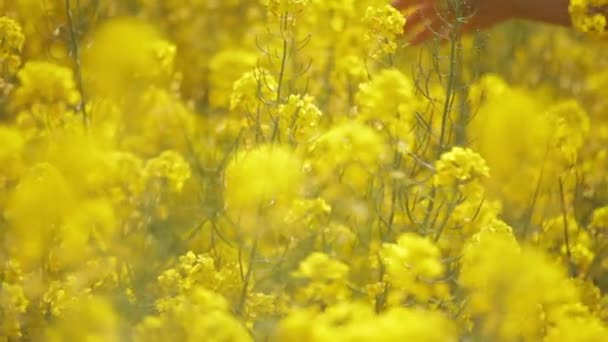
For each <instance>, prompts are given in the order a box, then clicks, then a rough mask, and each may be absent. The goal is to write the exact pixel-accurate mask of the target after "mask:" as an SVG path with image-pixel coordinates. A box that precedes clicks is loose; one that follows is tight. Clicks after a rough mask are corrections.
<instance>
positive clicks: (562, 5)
mask: <svg viewBox="0 0 608 342" xmlns="http://www.w3.org/2000/svg"><path fill="white" fill-rule="evenodd" d="M463 1H464V2H465V13H467V14H468V15H467V18H468V19H467V21H466V23H465V24H464V25H463V27H462V29H463V31H464V32H470V31H474V30H482V29H486V28H489V27H492V26H494V25H496V24H499V23H501V22H504V21H507V20H510V19H524V20H531V21H538V22H544V23H548V24H553V25H561V26H570V15H569V13H568V3H569V0H463ZM445 4H446V0H396V1H394V3H393V5H394V6H395V7H396V8H397V9H400V10H402V11H403V13H404V14H405V15H406V18H407V22H406V24H405V32H414V34H413V36H412V38H411V40H410V43H411V44H420V43H422V42H424V41H426V40H428V39H429V38H431V37H433V36H434V35H436V34H441V33H442V31H444V30H445V27H446V25H445V21H446V17H447V18H449V14H447V15H446V14H445V11H441V10H438V8H440V6H441V5H444V6H445ZM439 13H444V14H439Z"/></svg>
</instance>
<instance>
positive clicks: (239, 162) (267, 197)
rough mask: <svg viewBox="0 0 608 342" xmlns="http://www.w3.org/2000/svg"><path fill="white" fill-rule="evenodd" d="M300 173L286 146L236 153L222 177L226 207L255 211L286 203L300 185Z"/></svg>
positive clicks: (292, 154)
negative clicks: (223, 179)
mask: <svg viewBox="0 0 608 342" xmlns="http://www.w3.org/2000/svg"><path fill="white" fill-rule="evenodd" d="M302 171H303V170H302V162H301V161H300V159H299V158H298V157H297V155H296V154H295V153H294V152H293V151H291V150H290V149H289V148H288V147H284V146H273V145H264V146H260V147H258V148H256V149H254V150H251V151H244V152H241V153H238V154H237V155H236V156H234V158H233V159H232V161H231V162H230V164H228V166H226V171H225V175H224V177H225V195H224V196H225V201H226V204H225V205H226V208H230V209H239V210H241V209H254V210H257V208H260V207H263V206H267V205H273V204H274V203H284V202H285V201H289V200H290V199H292V198H294V196H296V195H297V194H298V192H299V191H300V189H301V186H302V185H303V183H302V182H303V180H304V179H303V174H302Z"/></svg>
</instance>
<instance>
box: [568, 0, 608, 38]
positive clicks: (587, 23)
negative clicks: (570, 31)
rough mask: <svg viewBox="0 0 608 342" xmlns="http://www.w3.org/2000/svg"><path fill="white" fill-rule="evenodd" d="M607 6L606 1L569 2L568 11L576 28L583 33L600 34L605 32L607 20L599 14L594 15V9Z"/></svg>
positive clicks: (607, 2)
mask: <svg viewBox="0 0 608 342" xmlns="http://www.w3.org/2000/svg"><path fill="white" fill-rule="evenodd" d="M607 5H608V1H606V0H571V1H570V6H569V8H568V9H569V11H570V15H571V17H572V22H573V24H574V26H575V27H576V28H578V29H579V30H581V31H583V32H596V33H598V32H600V33H601V32H604V30H606V20H607V19H606V17H605V16H604V15H603V14H602V13H601V12H600V13H594V9H595V8H602V7H605V6H607Z"/></svg>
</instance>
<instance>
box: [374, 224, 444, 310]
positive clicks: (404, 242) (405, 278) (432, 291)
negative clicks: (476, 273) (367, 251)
mask: <svg viewBox="0 0 608 342" xmlns="http://www.w3.org/2000/svg"><path fill="white" fill-rule="evenodd" d="M379 255H380V262H381V263H382V266H383V267H384V268H385V272H386V275H385V281H387V282H389V283H390V284H391V289H392V290H391V291H395V292H396V293H397V294H396V295H395V298H396V299H397V298H398V300H400V301H403V300H405V299H406V298H408V297H409V296H412V297H414V298H417V299H419V300H421V301H422V302H424V301H427V300H428V299H429V297H431V296H434V295H439V296H441V295H442V294H441V291H445V288H443V287H442V286H441V284H434V282H436V281H437V280H438V279H439V278H441V277H442V276H443V273H444V265H443V264H442V263H441V259H440V257H441V255H440V253H439V248H437V246H436V245H434V244H433V243H432V242H431V241H430V240H428V239H425V238H423V237H420V236H418V235H416V234H413V233H406V234H403V235H401V236H399V238H397V243H396V244H392V243H385V244H383V245H382V247H381V249H380V251H379Z"/></svg>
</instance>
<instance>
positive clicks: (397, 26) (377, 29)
mask: <svg viewBox="0 0 608 342" xmlns="http://www.w3.org/2000/svg"><path fill="white" fill-rule="evenodd" d="M363 23H364V24H365V26H366V27H367V29H368V33H367V34H366V36H365V39H366V40H367V41H368V44H370V46H371V49H377V51H374V50H372V54H373V56H375V57H381V56H383V55H389V54H392V53H394V52H395V51H396V50H397V43H396V42H395V39H396V38H397V37H398V36H400V35H402V34H403V26H404V25H405V17H404V16H403V15H402V14H401V13H400V12H399V11H398V10H396V9H395V8H394V7H393V6H391V5H383V6H378V7H376V6H370V7H368V8H367V10H366V11H365V17H363Z"/></svg>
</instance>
